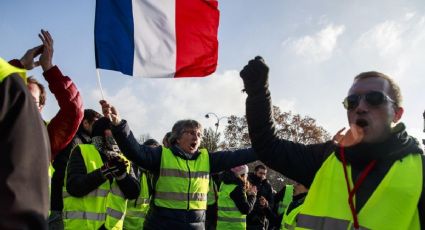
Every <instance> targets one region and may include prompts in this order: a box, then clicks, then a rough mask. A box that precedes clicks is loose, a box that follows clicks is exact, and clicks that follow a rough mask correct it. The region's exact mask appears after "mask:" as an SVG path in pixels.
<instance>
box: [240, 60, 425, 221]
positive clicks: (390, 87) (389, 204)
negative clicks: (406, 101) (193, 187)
mask: <svg viewBox="0 0 425 230" xmlns="http://www.w3.org/2000/svg"><path fill="white" fill-rule="evenodd" d="M268 71H269V69H268V67H267V65H266V64H265V62H264V60H263V59H262V58H261V57H256V58H255V59H253V60H251V61H249V63H248V65H246V66H245V67H244V69H243V70H242V71H241V72H240V76H241V77H242V79H243V81H244V86H245V90H246V92H247V94H248V97H247V100H246V116H247V121H248V127H249V134H250V138H251V142H252V146H253V148H254V150H255V152H256V153H257V155H258V156H259V158H260V160H261V161H263V162H264V163H265V164H266V165H267V166H269V167H270V168H272V169H274V170H276V171H278V172H280V173H282V174H283V175H285V176H286V177H289V178H291V179H294V180H296V181H299V182H300V183H302V184H304V185H306V186H307V187H310V191H309V194H308V195H307V197H306V200H305V203H304V206H303V207H302V209H301V211H300V214H299V215H298V220H297V227H300V228H303V229H352V228H354V229H425V195H424V191H425V188H424V186H425V183H424V162H425V160H424V155H423V151H422V150H421V148H420V147H419V144H418V142H417V140H416V139H415V138H413V137H411V136H409V135H408V134H407V133H406V131H405V127H404V125H403V123H399V121H400V119H401V117H402V115H403V108H402V107H401V106H402V105H401V93H400V89H399V87H398V86H397V84H396V83H395V82H394V81H393V80H392V79H391V78H389V77H388V76H386V75H384V74H382V73H378V72H365V73H361V74H359V75H358V76H356V77H355V78H354V82H353V84H352V86H351V87H350V89H349V91H348V96H347V97H346V98H345V99H344V100H343V106H344V107H345V109H346V110H347V117H348V123H349V125H350V129H349V130H348V131H347V133H346V134H345V135H340V134H339V135H336V137H335V139H336V141H328V142H326V143H322V144H314V145H304V144H300V143H294V142H291V141H288V140H284V139H280V138H279V137H277V135H276V132H275V127H274V124H273V120H272V119H273V118H272V111H271V108H272V106H271V105H272V104H271V97H270V91H269V90H268Z"/></svg>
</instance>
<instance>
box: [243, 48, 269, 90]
mask: <svg viewBox="0 0 425 230" xmlns="http://www.w3.org/2000/svg"><path fill="white" fill-rule="evenodd" d="M239 75H240V76H241V78H242V80H243V83H244V86H245V91H246V92H247V93H248V95H251V94H255V93H258V92H261V91H265V89H267V88H268V87H269V83H268V78H269V77H268V76H269V67H268V66H267V65H266V63H265V62H264V59H263V58H262V57H260V56H257V57H255V59H252V60H250V61H249V62H248V65H246V66H245V67H244V68H243V69H242V71H241V72H240V74H239Z"/></svg>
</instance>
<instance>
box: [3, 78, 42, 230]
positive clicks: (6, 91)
mask: <svg viewBox="0 0 425 230" xmlns="http://www.w3.org/2000/svg"><path fill="white" fill-rule="evenodd" d="M0 149H1V150H0V152H1V153H0V207H1V209H0V229H47V224H46V221H45V220H46V217H47V212H48V210H49V191H48V186H49V176H48V173H47V168H48V167H49V157H50V143H49V136H48V134H47V129H46V126H45V125H44V124H43V121H42V119H41V116H40V113H39V111H38V110H37V108H36V106H35V103H34V99H33V97H32V96H31V94H30V92H29V91H28V89H27V86H26V84H25V82H24V81H23V79H22V78H21V77H20V76H19V75H18V74H13V75H10V76H9V77H6V78H5V79H3V81H1V82H0Z"/></svg>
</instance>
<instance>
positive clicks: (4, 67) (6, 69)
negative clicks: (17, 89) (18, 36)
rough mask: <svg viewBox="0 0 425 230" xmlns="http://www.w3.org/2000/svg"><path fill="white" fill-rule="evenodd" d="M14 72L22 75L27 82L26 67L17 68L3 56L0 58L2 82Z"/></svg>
mask: <svg viewBox="0 0 425 230" xmlns="http://www.w3.org/2000/svg"><path fill="white" fill-rule="evenodd" d="M13 73H17V74H18V75H19V76H21V78H22V79H23V80H24V82H25V83H26V82H27V77H26V70H25V69H20V68H17V67H15V66H13V65H11V64H9V63H8V62H7V61H5V60H4V59H3V58H0V83H2V82H3V80H4V79H5V78H6V77H9V76H10V75H12V74H13Z"/></svg>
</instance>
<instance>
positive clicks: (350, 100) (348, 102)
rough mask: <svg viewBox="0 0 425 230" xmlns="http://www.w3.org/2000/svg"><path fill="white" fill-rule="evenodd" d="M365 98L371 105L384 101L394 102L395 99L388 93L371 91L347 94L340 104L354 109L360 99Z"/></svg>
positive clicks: (348, 108)
mask: <svg viewBox="0 0 425 230" xmlns="http://www.w3.org/2000/svg"><path fill="white" fill-rule="evenodd" d="M363 98H364V99H365V100H366V102H367V103H368V104H369V105H371V106H379V105H381V104H383V103H384V102H391V103H394V104H395V101H394V100H393V99H391V98H390V97H389V96H388V95H386V94H384V93H382V92H379V91H371V92H369V93H366V94H361V95H358V94H352V95H349V96H348V97H346V98H345V99H344V101H343V102H342V104H343V105H344V108H345V109H347V110H352V109H355V108H356V107H357V106H359V104H360V100H361V99H363Z"/></svg>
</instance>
